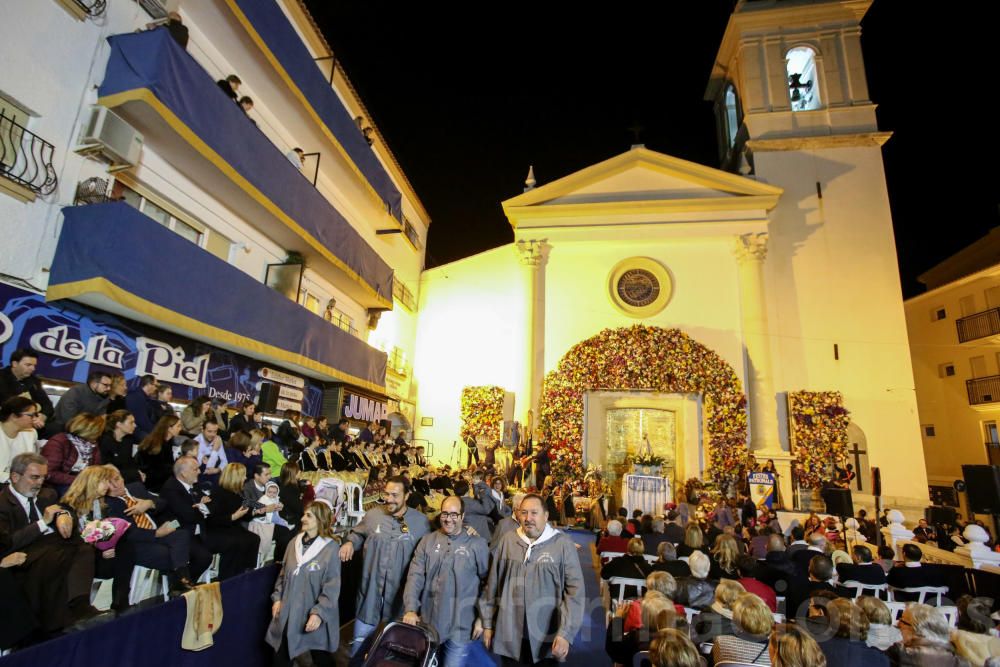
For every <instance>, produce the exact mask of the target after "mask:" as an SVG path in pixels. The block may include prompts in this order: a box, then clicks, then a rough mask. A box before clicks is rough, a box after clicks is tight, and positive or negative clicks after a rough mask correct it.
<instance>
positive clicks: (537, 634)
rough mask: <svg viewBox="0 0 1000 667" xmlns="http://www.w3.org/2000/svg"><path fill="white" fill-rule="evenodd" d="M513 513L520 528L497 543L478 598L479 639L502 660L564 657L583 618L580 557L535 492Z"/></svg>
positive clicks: (510, 663)
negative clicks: (555, 524)
mask: <svg viewBox="0 0 1000 667" xmlns="http://www.w3.org/2000/svg"><path fill="white" fill-rule="evenodd" d="M518 514H519V518H520V520H521V527H520V528H518V529H517V530H513V531H510V532H508V533H507V534H506V535H504V536H503V537H502V538H501V539H500V541H499V543H498V544H497V546H496V550H495V551H494V553H493V563H492V564H491V565H490V573H489V578H488V579H487V581H486V588H485V589H484V591H483V595H482V598H481V599H480V602H479V605H480V610H479V613H480V618H481V619H482V624H483V644H484V645H485V646H486V648H487V649H492V650H493V652H494V653H496V654H497V655H499V656H501V657H502V664H503V665H508V666H513V665H522V664H527V665H533V664H536V663H539V662H542V661H546V663H545V664H548V662H549V661H552V660H553V659H554V660H558V661H565V660H566V656H567V655H568V654H569V650H570V643H571V642H572V641H573V639H574V637H575V636H576V633H577V632H578V631H579V630H580V626H581V624H582V623H583V610H584V605H585V601H584V589H583V573H582V571H581V568H580V557H579V556H578V555H577V552H576V545H575V544H574V543H573V540H572V539H570V538H569V537H568V536H567V535H565V534H564V533H560V532H558V531H557V530H555V529H554V528H552V526H550V525H549V514H548V512H546V511H545V502H544V501H543V500H542V498H541V497H540V496H538V495H536V494H534V493H532V494H528V495H526V496H525V497H524V500H522V501H521V504H520V506H519V507H518ZM550 628H551V629H554V632H551V631H550Z"/></svg>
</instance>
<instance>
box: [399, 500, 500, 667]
mask: <svg viewBox="0 0 1000 667" xmlns="http://www.w3.org/2000/svg"><path fill="white" fill-rule="evenodd" d="M464 508H465V505H464V501H463V499H462V498H459V497H458V496H449V497H447V498H445V499H444V502H442V503H441V514H440V518H441V529H440V530H437V531H434V532H433V533H431V534H429V535H427V536H425V537H424V538H423V539H422V540H420V544H418V545H417V549H416V551H414V552H413V560H412V561H411V562H410V573H409V574H408V575H407V577H406V589H405V590H404V592H403V608H404V609H406V614H405V615H404V616H403V622H404V623H410V624H412V625H416V624H417V623H419V622H420V621H421V620H423V622H424V623H427V624H429V625H432V626H433V627H434V629H435V630H437V632H438V639H439V640H440V641H441V658H442V660H443V667H461V666H462V665H463V664H464V662H465V656H466V654H467V653H468V650H469V643H470V642H471V641H472V640H474V639H478V638H479V636H480V635H481V634H482V624H481V623H479V622H478V621H476V622H475V623H473V621H474V619H475V618H476V603H477V601H478V600H479V593H480V589H481V588H482V584H483V582H484V581H485V579H486V575H487V573H488V572H489V566H490V554H489V550H488V549H487V547H486V540H485V539H483V538H482V537H480V536H478V535H472V534H471V533H470V532H469V530H468V528H467V527H466V526H464V525H462V517H463V515H464V513H465V509H464Z"/></svg>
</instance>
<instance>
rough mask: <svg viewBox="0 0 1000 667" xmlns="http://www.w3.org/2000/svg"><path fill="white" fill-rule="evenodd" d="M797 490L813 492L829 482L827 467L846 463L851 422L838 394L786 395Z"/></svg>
mask: <svg viewBox="0 0 1000 667" xmlns="http://www.w3.org/2000/svg"><path fill="white" fill-rule="evenodd" d="M788 414H789V420H790V421H791V428H792V442H793V443H794V448H795V456H796V457H797V461H796V470H797V479H798V483H799V486H801V487H803V488H806V489H814V488H817V487H819V486H820V485H821V484H822V481H823V480H824V479H828V478H829V476H830V475H829V472H828V470H829V466H830V465H831V464H833V465H837V466H843V465H844V464H845V463H847V426H848V424H850V423H851V418H850V416H849V413H848V412H847V409H846V408H844V397H843V396H842V395H841V393H840V392H839V391H795V392H789V393H788Z"/></svg>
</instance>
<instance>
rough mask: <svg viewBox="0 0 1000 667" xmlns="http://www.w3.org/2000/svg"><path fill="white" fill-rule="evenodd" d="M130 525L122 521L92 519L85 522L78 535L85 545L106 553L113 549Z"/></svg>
mask: <svg viewBox="0 0 1000 667" xmlns="http://www.w3.org/2000/svg"><path fill="white" fill-rule="evenodd" d="M130 525H131V524H129V522H128V521H125V520H124V519H118V518H111V519H94V520H92V521H88V522H87V524H86V525H85V526H84V527H83V530H82V531H80V535H81V536H82V537H83V541H84V542H86V543H87V544H92V545H94V546H95V547H96V548H97V549H99V550H100V551H107V550H109V549H114V548H115V545H116V544H118V540H120V539H121V537H122V535H124V534H125V531H126V530H128V528H129V526H130Z"/></svg>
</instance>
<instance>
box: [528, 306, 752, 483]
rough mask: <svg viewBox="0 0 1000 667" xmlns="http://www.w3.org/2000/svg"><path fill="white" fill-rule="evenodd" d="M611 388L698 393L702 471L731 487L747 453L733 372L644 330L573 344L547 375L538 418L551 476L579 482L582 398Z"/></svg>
mask: <svg viewBox="0 0 1000 667" xmlns="http://www.w3.org/2000/svg"><path fill="white" fill-rule="evenodd" d="M609 388H614V389H616V390H617V389H621V390H623V391H629V390H636V389H649V390H653V391H658V392H664V393H685V394H686V393H695V394H701V395H702V397H703V399H704V409H705V434H704V442H705V447H706V448H707V452H708V470H706V473H707V475H708V476H709V478H710V479H712V480H713V481H714V482H715V483H716V484H717V485H718V486H719V487H720V488H722V489H724V488H727V487H728V486H729V485H730V484H731V483H733V482H735V481H736V478H737V476H738V475H739V474H740V470H741V469H742V468H743V467H744V464H745V463H746V460H747V453H748V450H747V412H746V395H745V394H744V393H743V388H742V386H741V383H740V379H739V377H737V375H736V371H734V370H733V367H732V366H730V365H729V364H728V363H727V362H726V361H725V360H724V359H723V358H722V357H720V356H719V355H718V354H717V353H715V352H714V351H713V350H711V349H709V348H707V347H705V346H704V345H702V344H701V343H699V342H697V341H695V340H694V339H693V338H691V337H690V336H688V335H687V334H685V333H684V332H682V331H680V330H679V329H663V328H660V327H650V326H642V325H635V326H631V327H623V328H620V329H605V330H603V331H602V332H600V333H599V334H597V335H596V336H594V337H592V338H589V339H587V340H585V341H583V342H581V343H577V344H576V345H574V346H573V347H572V348H571V349H570V350H569V351H568V352H567V353H566V354H565V356H563V358H562V359H561V360H560V361H559V365H558V366H557V367H556V369H555V370H553V371H552V372H550V373H548V375H546V376H545V382H544V384H543V386H542V396H541V401H540V407H539V412H540V421H541V428H542V431H543V433H544V434H545V436H546V437H547V439H548V441H549V442H550V443H551V444H552V451H553V454H554V458H555V463H554V464H553V472H554V473H555V474H557V475H560V476H562V477H563V479H583V476H584V470H583V454H582V442H583V393H584V392H585V391H588V390H592V389H609Z"/></svg>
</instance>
